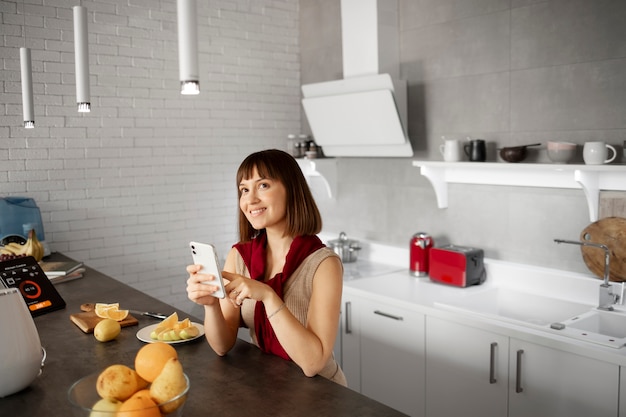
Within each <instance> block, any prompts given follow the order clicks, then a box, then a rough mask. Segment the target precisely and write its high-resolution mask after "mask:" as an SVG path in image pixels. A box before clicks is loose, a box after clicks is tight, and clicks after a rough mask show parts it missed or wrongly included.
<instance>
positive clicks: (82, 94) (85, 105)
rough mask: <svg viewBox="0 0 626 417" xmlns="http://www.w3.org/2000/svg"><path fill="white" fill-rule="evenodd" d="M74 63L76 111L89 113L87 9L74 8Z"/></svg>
mask: <svg viewBox="0 0 626 417" xmlns="http://www.w3.org/2000/svg"><path fill="white" fill-rule="evenodd" d="M74 62H75V65H76V103H77V104H78V111H79V112H81V113H88V112H90V111H91V99H90V97H89V96H90V94H89V33H88V31H87V8H86V7H84V6H74Z"/></svg>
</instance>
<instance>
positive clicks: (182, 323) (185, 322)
mask: <svg viewBox="0 0 626 417" xmlns="http://www.w3.org/2000/svg"><path fill="white" fill-rule="evenodd" d="M189 326H191V320H190V319H189V317H187V318H185V319H183V320H181V321H179V322H178V323H176V324H175V325H174V330H182V329H186V328H187V327H189Z"/></svg>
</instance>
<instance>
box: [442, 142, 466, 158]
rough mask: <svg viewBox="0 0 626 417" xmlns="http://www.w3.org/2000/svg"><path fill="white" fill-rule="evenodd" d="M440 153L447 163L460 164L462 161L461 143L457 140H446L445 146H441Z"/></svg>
mask: <svg viewBox="0 0 626 417" xmlns="http://www.w3.org/2000/svg"><path fill="white" fill-rule="evenodd" d="M439 152H441V155H442V156H443V160H444V161H446V162H458V161H460V160H461V142H460V141H458V140H457V139H446V141H445V143H444V144H443V145H440V146H439Z"/></svg>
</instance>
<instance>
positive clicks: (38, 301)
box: [0, 256, 65, 317]
mask: <svg viewBox="0 0 626 417" xmlns="http://www.w3.org/2000/svg"><path fill="white" fill-rule="evenodd" d="M0 280H1V281H2V283H3V284H4V286H5V287H7V288H17V289H19V290H20V293H21V294H22V297H23V298H24V301H25V302H26V306H27V307H28V310H29V311H30V313H31V315H32V316H33V317H35V316H38V315H41V314H44V313H47V312H49V311H53V310H58V309H61V308H65V300H63V298H61V295H59V293H58V292H57V290H56V288H54V285H53V284H52V283H51V282H50V280H49V279H48V277H47V276H46V273H45V272H44V271H43V270H42V269H41V267H40V266H39V264H38V263H37V261H36V260H35V258H33V257H32V256H26V257H22V258H16V259H10V260H6V261H2V262H0Z"/></svg>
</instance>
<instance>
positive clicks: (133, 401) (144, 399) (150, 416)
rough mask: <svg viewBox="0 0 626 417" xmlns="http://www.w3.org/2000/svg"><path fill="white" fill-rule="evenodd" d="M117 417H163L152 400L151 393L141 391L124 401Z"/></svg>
mask: <svg viewBox="0 0 626 417" xmlns="http://www.w3.org/2000/svg"><path fill="white" fill-rule="evenodd" d="M116 416H117V417H161V411H159V407H158V406H157V404H156V403H155V402H154V401H153V400H152V398H150V391H147V390H141V391H138V392H136V393H135V394H134V395H133V396H132V397H130V398H129V399H127V400H126V401H124V403H122V405H121V406H120V408H119V409H118V410H117V414H116Z"/></svg>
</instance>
